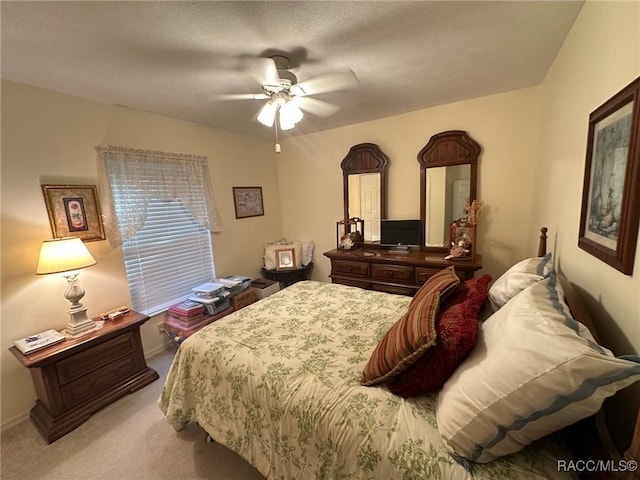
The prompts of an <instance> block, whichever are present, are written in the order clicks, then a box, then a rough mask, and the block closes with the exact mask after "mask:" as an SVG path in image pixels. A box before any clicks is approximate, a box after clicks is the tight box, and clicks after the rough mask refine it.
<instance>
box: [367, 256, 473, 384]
mask: <svg viewBox="0 0 640 480" xmlns="http://www.w3.org/2000/svg"><path fill="white" fill-rule="evenodd" d="M459 284H460V279H459V278H458V277H457V276H456V274H455V271H454V269H453V267H448V268H445V269H444V270H443V271H441V272H438V273H437V274H436V275H433V276H432V277H431V278H429V279H428V280H427V281H426V282H425V284H424V285H423V286H422V287H421V288H420V290H419V291H418V292H417V293H416V295H415V296H414V298H413V299H412V300H411V303H410V304H409V308H408V310H407V313H405V314H404V315H403V316H402V317H401V318H400V319H399V320H398V321H397V322H396V323H394V324H393V326H392V327H391V328H390V329H389V330H388V331H387V333H385V335H384V336H383V337H382V340H380V343H378V345H377V346H376V348H375V350H374V351H373V353H372V355H371V357H370V358H369V361H368V362H367V365H366V366H365V368H364V371H363V373H362V379H361V381H360V383H361V384H362V385H367V386H369V385H376V384H379V383H383V382H386V381H388V380H390V379H392V378H393V377H395V376H396V375H398V374H399V373H400V372H402V371H403V370H405V369H406V368H407V367H409V366H410V365H411V364H413V363H414V362H415V361H416V360H418V358H420V356H421V355H423V354H424V352H425V351H427V349H428V348H429V347H431V346H433V345H435V343H436V337H437V335H436V318H437V315H438V311H439V307H440V301H441V299H442V297H443V295H446V294H447V293H449V292H451V291H452V290H453V289H454V288H455V287H456V286H458V285H459Z"/></svg>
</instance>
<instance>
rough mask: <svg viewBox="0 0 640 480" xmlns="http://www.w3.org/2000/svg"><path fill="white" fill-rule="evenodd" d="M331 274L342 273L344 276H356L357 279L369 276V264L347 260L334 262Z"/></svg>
mask: <svg viewBox="0 0 640 480" xmlns="http://www.w3.org/2000/svg"><path fill="white" fill-rule="evenodd" d="M331 263H332V267H333V269H332V272H331V273H342V274H346V275H357V276H359V277H368V276H369V264H368V263H363V262H351V261H349V260H334V261H333V262H331Z"/></svg>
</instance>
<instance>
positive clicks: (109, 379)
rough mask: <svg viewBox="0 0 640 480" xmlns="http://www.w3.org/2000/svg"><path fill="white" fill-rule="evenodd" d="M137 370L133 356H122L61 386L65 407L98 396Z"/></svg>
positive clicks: (79, 403)
mask: <svg viewBox="0 0 640 480" xmlns="http://www.w3.org/2000/svg"><path fill="white" fill-rule="evenodd" d="M136 371H137V367H136V362H135V359H134V358H133V357H124V358H121V359H119V360H116V361H115V362H113V363H110V364H108V365H105V366H103V367H102V368H99V369H98V370H95V371H93V372H91V373H90V374H88V375H85V376H84V377H82V378H80V379H78V380H76V381H75V382H71V383H69V384H67V385H65V386H64V387H62V388H61V389H60V390H61V393H62V400H63V402H64V406H65V408H67V409H70V408H73V407H75V406H77V405H81V404H83V403H85V402H86V401H87V400H89V399H91V398H94V397H96V396H99V395H100V394H101V393H103V392H105V391H107V390H109V389H110V388H111V387H114V386H115V385H117V384H118V383H121V382H124V381H126V380H127V379H129V378H130V377H131V376H132V375H133V374H135V373H136Z"/></svg>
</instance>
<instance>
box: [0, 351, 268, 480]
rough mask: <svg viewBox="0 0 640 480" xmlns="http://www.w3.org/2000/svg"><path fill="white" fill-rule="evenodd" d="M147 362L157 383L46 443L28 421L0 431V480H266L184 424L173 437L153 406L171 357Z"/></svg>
mask: <svg viewBox="0 0 640 480" xmlns="http://www.w3.org/2000/svg"><path fill="white" fill-rule="evenodd" d="M168 348H169V349H168V350H167V351H166V352H165V353H162V354H160V355H157V356H155V357H153V358H150V359H149V360H148V364H149V366H150V367H152V368H154V369H155V370H156V371H157V372H158V373H159V374H160V379H159V380H156V381H155V382H153V383H152V384H150V385H148V386H146V387H144V388H143V389H141V390H138V391H137V392H135V393H133V394H130V395H126V396H125V397H123V398H121V399H119V400H118V401H116V402H114V403H113V404H111V405H109V406H108V407H106V408H104V409H102V410H100V411H99V412H97V413H96V414H94V415H93V416H92V417H91V418H90V419H89V420H88V421H87V422H86V423H84V424H82V425H81V426H80V427H78V428H77V429H75V430H73V431H72V432H70V433H68V434H67V435H65V436H64V437H62V438H60V439H59V440H57V441H55V442H53V443H52V444H49V445H48V444H47V443H46V442H45V441H44V440H43V439H42V437H41V436H40V435H39V434H38V432H37V430H36V429H35V427H34V426H33V425H32V424H31V422H30V421H29V420H27V421H25V422H23V423H21V424H19V425H17V426H16V427H14V428H12V429H10V430H8V431H6V432H3V433H2V438H1V450H0V453H1V457H0V463H1V467H0V478H2V480H37V479H50V480H71V479H83V480H94V479H104V480H134V479H148V480H162V479H171V480H174V479H180V480H189V479H220V480H264V478H263V477H262V475H260V474H259V473H258V472H257V470H255V469H254V468H253V467H251V466H250V465H249V464H248V463H246V462H245V461H244V460H242V459H241V458H240V457H239V456H238V455H236V454H235V453H233V452H231V451H230V450H228V449H226V448H225V447H223V446H221V445H219V444H217V443H213V442H211V443H207V441H206V434H205V432H204V431H203V430H202V429H201V428H200V427H198V426H197V425H194V424H190V425H189V426H188V427H187V428H185V429H184V430H182V431H181V432H176V431H175V430H174V429H173V428H172V427H171V426H170V425H169V424H168V423H167V421H166V420H165V418H164V416H163V415H162V412H161V411H160V409H159V408H158V405H157V399H158V396H159V395H160V390H161V388H162V385H163V383H164V379H165V377H166V374H167V371H168V369H169V365H170V364H171V360H172V358H173V355H174V353H175V349H173V347H168Z"/></svg>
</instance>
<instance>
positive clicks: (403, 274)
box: [371, 265, 413, 283]
mask: <svg viewBox="0 0 640 480" xmlns="http://www.w3.org/2000/svg"><path fill="white" fill-rule="evenodd" d="M371 278H375V279H378V280H392V281H394V282H403V283H413V267H407V266H404V265H372V270H371Z"/></svg>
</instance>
